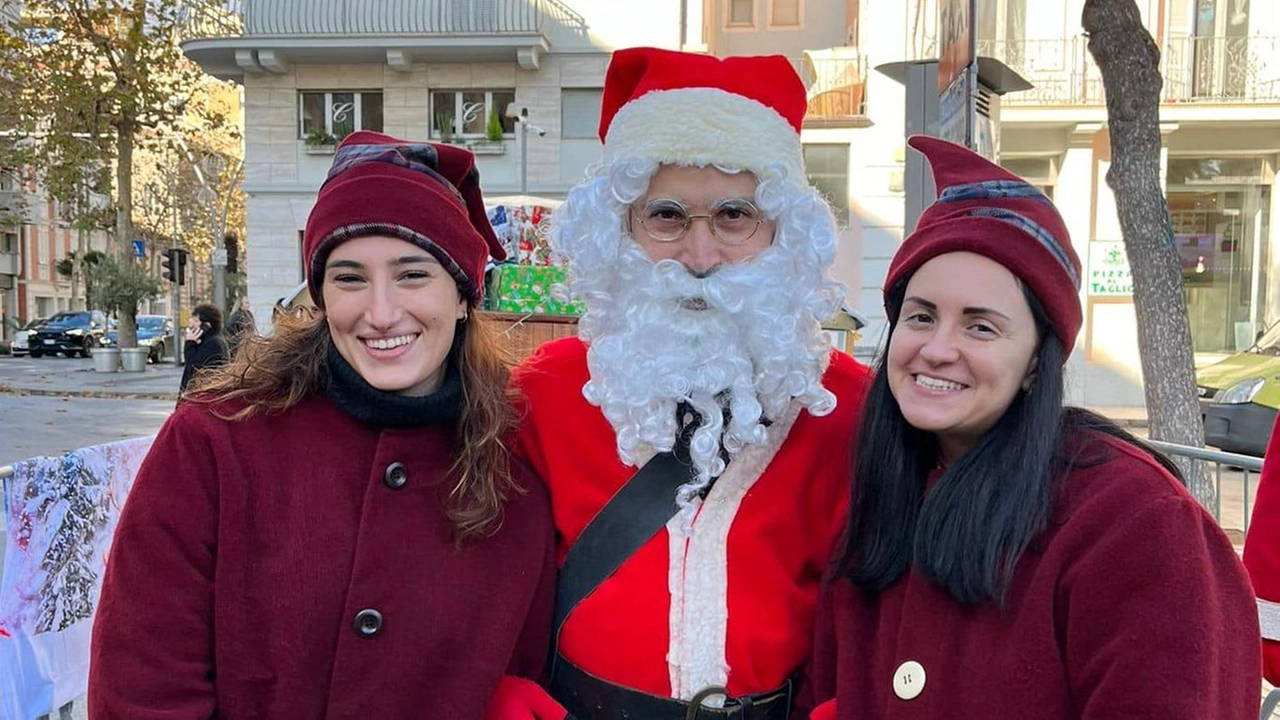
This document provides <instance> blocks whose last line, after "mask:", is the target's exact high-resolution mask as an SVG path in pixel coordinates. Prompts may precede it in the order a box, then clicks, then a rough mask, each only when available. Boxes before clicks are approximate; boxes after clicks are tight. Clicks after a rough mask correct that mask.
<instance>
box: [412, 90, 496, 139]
mask: <svg viewBox="0 0 1280 720" xmlns="http://www.w3.org/2000/svg"><path fill="white" fill-rule="evenodd" d="M515 101H516V91H515V90H436V91H434V92H432V93H431V138H432V139H433V140H436V139H441V138H443V139H445V140H448V139H450V138H452V137H454V136H455V135H456V136H462V137H473V138H481V137H484V136H485V129H486V128H487V127H488V126H489V116H490V115H492V114H493V113H495V112H496V113H497V114H498V121H499V122H501V123H502V134H504V135H513V134H515V131H516V120H515V118H509V117H507V106H508V105H510V104H511V103H514V102H515Z"/></svg>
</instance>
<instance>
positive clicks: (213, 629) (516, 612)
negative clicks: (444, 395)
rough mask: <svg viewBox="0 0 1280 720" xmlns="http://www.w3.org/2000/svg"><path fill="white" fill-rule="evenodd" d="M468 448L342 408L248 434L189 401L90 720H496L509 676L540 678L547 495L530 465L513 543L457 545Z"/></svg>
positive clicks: (171, 443) (109, 602) (516, 506)
mask: <svg viewBox="0 0 1280 720" xmlns="http://www.w3.org/2000/svg"><path fill="white" fill-rule="evenodd" d="M451 434H452V427H451V426H449V427H444V428H431V427H427V428H407V429H387V430H383V431H381V432H378V431H375V430H371V429H368V428H366V427H364V426H362V425H360V424H359V423H358V422H356V421H355V420H353V419H352V418H350V417H349V416H347V415H346V414H345V413H343V412H342V411H341V410H339V409H338V407H337V406H336V405H334V404H333V403H332V402H331V401H330V400H329V399H328V398H325V397H314V398H311V399H309V400H306V401H304V402H303V403H301V404H299V405H297V406H296V407H294V408H293V409H292V410H290V411H288V412H286V413H284V414H278V415H265V416H264V415H258V416H255V417H253V418H250V419H248V420H243V421H238V422H228V421H223V420H220V419H218V418H215V417H214V416H213V415H212V414H211V413H210V411H209V410H208V409H207V408H206V407H203V406H200V405H196V404H192V403H183V404H182V405H181V406H180V407H179V408H178V410H177V411H176V412H175V413H174V415H173V416H172V417H171V418H170V419H169V421H168V422H167V423H165V426H164V427H163V428H162V429H161V431H160V434H159V436H158V437H157V438H156V441H155V444H154V445H153V446H152V449H151V452H150V454H149V455H148V456H147V459H146V461H145V462H144V463H143V466H142V468H141V470H140V472H139V475H138V477H137V480H136V482H135V484H134V486H133V489H132V491H131V493H130V495H129V500H128V502H127V503H126V506H125V508H124V510H123V513H122V516H121V518H120V523H119V526H118V528H117V530H116V534H115V539H114V543H113V545H112V548H111V556H110V559H109V561H108V564H107V573H106V577H105V579H104V582H103V590H102V599H101V603H100V605H99V607H98V613H97V619H96V621H95V623H94V628H93V644H92V653H91V665H90V678H89V714H90V717H93V718H95V720H106V719H108V718H128V719H129V720H150V719H156V720H158V719H159V718H183V719H184V720H195V719H197V718H227V719H229V720H242V719H245V718H270V719H275V718H419V717H431V718H439V719H441V720H479V719H480V718H482V717H483V716H484V711H485V707H486V705H487V703H488V701H489V698H490V697H491V696H492V695H493V692H494V690H495V688H496V687H497V683H498V679H499V677H500V676H501V675H503V674H504V673H512V674H516V675H523V676H526V677H535V678H536V677H539V676H540V675H541V672H542V669H543V664H544V662H545V658H546V653H547V648H548V639H549V634H550V623H551V608H552V604H553V601H554V572H555V558H554V537H553V530H552V525H551V517H550V506H549V500H548V497H547V493H546V490H545V489H544V487H543V486H542V484H541V483H540V482H539V481H538V480H537V479H536V478H535V477H534V476H532V474H531V473H530V472H529V471H528V470H527V469H526V468H525V466H523V465H518V464H517V465H515V466H514V467H513V470H514V471H515V473H516V477H517V479H518V481H519V482H520V484H521V485H522V486H523V487H525V488H526V489H527V491H528V492H527V493H526V494H523V495H518V496H516V497H515V498H513V499H512V500H511V501H510V502H509V503H508V504H507V506H506V511H505V513H504V522H503V525H502V528H501V530H500V531H499V532H498V533H497V534H496V535H495V536H493V537H489V538H485V539H483V540H480V541H477V542H474V543H471V544H468V545H466V546H464V547H463V548H462V549H460V550H459V549H455V548H454V546H453V543H452V541H451V539H450V533H449V526H448V522H447V520H446V518H445V516H444V513H443V511H442V509H441V505H440V502H439V498H440V495H441V491H440V483H441V481H442V479H443V477H444V474H445V471H446V469H447V468H448V466H449V464H450V462H451V458H452V454H451V450H450V447H451V442H452V440H451ZM397 463H398V464H399V468H398V469H397V466H396V464H397ZM401 480H403V481H404V482H400V481H401ZM397 486H399V487H397ZM365 610H376V611H377V613H379V615H380V620H381V622H380V623H379V622H378V621H377V620H378V618H376V617H374V616H372V615H371V614H370V613H368V612H365V613H364V614H363V615H360V613H361V612H362V611H365ZM358 616H359V617H360V618H362V619H363V622H361V621H358V620H357V617H358Z"/></svg>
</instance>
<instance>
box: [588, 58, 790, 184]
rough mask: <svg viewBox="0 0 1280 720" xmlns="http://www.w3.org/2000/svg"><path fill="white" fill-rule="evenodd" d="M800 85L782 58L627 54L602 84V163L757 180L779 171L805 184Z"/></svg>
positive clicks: (615, 60)
mask: <svg viewBox="0 0 1280 720" xmlns="http://www.w3.org/2000/svg"><path fill="white" fill-rule="evenodd" d="M807 106H808V100H807V97H806V95H805V87H804V83H802V82H801V81H800V77H799V76H798V75H796V71H795V68H793V67H792V65H791V62H790V61H789V60H787V59H786V58H784V57H782V56H781V55H770V56H762V57H730V58H723V59H721V58H716V57H712V56H710V55H698V54H693V53H682V52H674V51H671V50H658V49H655V48H630V49H626V50H619V51H617V52H615V53H614V54H613V60H612V61H611V62H610V63H609V71H608V73H607V74H606V76H605V81H604V98H603V102H602V103H601V109H600V139H601V140H602V141H603V142H604V156H605V160H606V161H611V160H616V159H626V158H642V159H646V160H653V161H655V162H657V163H662V164H678V165H696V166H705V165H724V166H730V167H736V168H743V169H745V170H750V171H752V172H754V173H756V175H760V174H761V171H763V170H764V169H765V168H767V167H769V166H771V165H780V166H781V167H783V168H784V169H785V170H786V174H787V177H788V179H789V180H791V181H792V182H801V183H807V181H806V180H805V175H804V162H803V160H802V154H801V150H800V126H801V123H802V122H803V121H804V113H805V109H806V107H807Z"/></svg>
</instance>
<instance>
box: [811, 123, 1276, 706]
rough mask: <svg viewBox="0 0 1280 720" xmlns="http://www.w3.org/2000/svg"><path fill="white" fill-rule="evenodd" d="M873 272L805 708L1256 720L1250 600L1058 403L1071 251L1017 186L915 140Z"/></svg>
mask: <svg viewBox="0 0 1280 720" xmlns="http://www.w3.org/2000/svg"><path fill="white" fill-rule="evenodd" d="M910 144H911V146H912V147H914V148H915V149H917V150H919V151H920V152H922V153H923V154H924V155H925V156H926V157H927V158H928V159H929V161H930V163H931V165H932V166H933V173H934V177H935V178H936V180H937V184H938V188H939V191H940V196H939V198H938V201H937V202H936V203H935V204H934V205H932V206H931V207H930V208H929V209H928V210H926V211H925V213H924V214H923V215H922V216H921V218H920V222H919V224H918V226H917V229H916V230H915V232H914V233H913V234H912V235H911V236H910V237H908V238H907V239H906V241H904V242H903V244H902V247H901V249H900V250H899V251H898V253H897V255H896V256H895V257H894V259H893V262H892V264H891V265H890V267H889V272H888V276H887V279H886V281H885V288H886V292H885V308H886V310H887V315H888V319H889V334H888V338H889V339H888V348H887V350H886V352H885V353H884V355H883V356H882V357H881V359H880V363H879V368H878V372H877V374H876V378H875V380H874V382H873V384H872V386H871V389H870V391H869V396H868V398H867V405H866V412H865V413H864V415H863V421H862V427H861V430H860V434H859V438H858V449H859V451H858V453H857V460H856V463H855V466H854V468H853V488H852V489H853V495H852V500H851V507H850V518H849V527H848V528H847V533H846V538H845V542H844V548H843V551H842V553H840V554H839V556H838V561H837V563H835V565H834V567H833V569H832V572H831V573H830V576H831V577H830V578H829V580H828V583H827V585H826V588H825V590H824V593H823V595H822V598H821V601H820V607H819V614H818V627H817V630H816V645H815V650H814V656H813V658H812V661H811V667H810V670H809V677H808V679H807V683H806V690H805V691H804V692H803V693H802V704H803V705H805V706H806V707H813V706H815V705H819V704H820V706H819V707H818V709H817V710H815V711H814V712H813V714H812V716H811V717H813V718H849V719H853V718H857V719H858V720H866V719H868V718H880V719H883V718H947V719H948V720H978V719H982V720H988V719H990V718H1036V719H1037V720H1057V719H1062V720H1068V719H1073V720H1074V719H1086V718H1087V719H1089V720H1094V719H1099V718H1106V719H1108V720H1112V719H1114V720H1120V719H1121V718H1125V719H1130V720H1131V719H1133V718H1151V719H1152V720H1155V719H1156V718H1159V719H1160V720H1170V719H1172V718H1179V719H1184V718H1185V719H1186V720H1191V719H1192V718H1196V719H1202V718H1217V719H1223V718H1239V719H1241V720H1244V719H1245V718H1254V717H1256V716H1257V713H1258V704H1259V697H1260V692H1259V691H1260V682H1261V677H1260V667H1259V636H1258V621H1257V612H1256V609H1255V608H1254V603H1253V597H1252V594H1251V592H1250V589H1249V585H1248V580H1247V579H1246V577H1245V575H1244V573H1243V571H1242V568H1241V565H1240V562H1239V560H1238V558H1237V557H1236V554H1235V552H1234V550H1233V549H1232V546H1231V543H1230V542H1229V541H1228V540H1227V538H1226V536H1225V535H1224V534H1223V533H1222V531H1221V530H1220V529H1219V528H1218V526H1217V524H1216V523H1215V522H1214V520H1213V518H1212V517H1211V516H1209V515H1208V513H1206V512H1205V511H1204V509H1203V508H1201V507H1200V506H1199V504H1198V503H1197V502H1196V501H1195V500H1194V499H1193V498H1192V497H1191V496H1190V495H1189V494H1188V493H1187V491H1186V490H1185V488H1184V487H1183V486H1182V484H1181V482H1180V479H1179V477H1178V471H1177V469H1176V467H1175V466H1173V465H1172V464H1171V463H1170V462H1169V461H1168V460H1167V459H1165V458H1164V457H1163V456H1161V455H1160V454H1159V453H1158V452H1156V451H1155V450H1153V449H1151V448H1150V447H1148V446H1146V445H1144V444H1143V443H1141V442H1140V441H1138V440H1137V439H1135V438H1134V437H1132V436H1131V435H1129V434H1128V433H1126V432H1124V431H1123V430H1121V429H1120V428H1119V427H1117V426H1115V425H1114V424H1112V423H1111V422H1109V421H1107V420H1105V419H1104V418H1102V417H1099V416H1097V415H1094V414H1092V413H1088V412H1085V411H1083V410H1076V409H1070V408H1064V407H1063V374H1064V365H1065V363H1066V360H1067V357H1068V356H1069V355H1070V353H1071V349H1072V346H1073V344H1074V342H1075V338H1076V335H1077V333H1078V332H1079V330H1080V325H1081V309H1080V301H1079V280H1080V263H1079V260H1078V259H1077V258H1076V255H1075V253H1074V251H1073V249H1072V246H1071V241H1070V238H1069V236H1068V234H1067V231H1066V227H1065V225H1064V223H1063V221H1062V218H1061V217H1060V216H1059V215H1058V213H1057V211H1056V210H1055V209H1054V208H1053V205H1052V204H1051V203H1050V202H1049V200H1048V199H1047V198H1045V197H1044V196H1043V195H1042V194H1041V193H1040V192H1039V191H1038V190H1036V189H1035V188H1033V187H1032V186H1030V185H1029V184H1027V183H1026V182H1025V181H1023V180H1021V179H1020V178H1018V177H1016V176H1014V175H1011V174H1009V173H1008V172H1006V171H1004V170H1003V169H1001V168H999V167H998V166H996V165H993V164H992V163H990V162H988V161H987V160H986V159H984V158H982V157H980V156H978V155H975V154H973V153H971V152H969V151H968V150H966V149H964V148H961V147H959V146H956V145H952V144H951V143H947V142H945V141H942V140H938V139H934V138H923V137H916V138H912V139H911V141H910Z"/></svg>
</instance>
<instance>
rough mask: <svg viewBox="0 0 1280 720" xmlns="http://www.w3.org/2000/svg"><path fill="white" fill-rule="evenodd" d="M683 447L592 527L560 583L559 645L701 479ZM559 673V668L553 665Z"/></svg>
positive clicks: (654, 465)
mask: <svg viewBox="0 0 1280 720" xmlns="http://www.w3.org/2000/svg"><path fill="white" fill-rule="evenodd" d="M695 476H696V475H695V471H694V469H693V467H692V463H691V462H689V460H688V456H687V454H686V452H685V450H684V448H683V447H680V446H677V448H676V451H674V452H665V453H659V454H657V455H655V456H653V459H651V460H650V461H649V462H647V463H645V464H644V467H642V468H640V469H639V470H637V471H636V474H635V475H632V476H631V479H630V480H628V481H627V484H626V485H623V486H622V489H620V490H618V492H617V493H615V494H614V496H613V497H612V498H610V499H609V502H608V503H605V506H604V507H603V508H601V510H600V512H598V513H596V516H595V517H594V518H592V519H591V522H589V523H587V526H586V527H585V528H583V530H582V534H580V535H578V539H577V540H575V541H574V543H573V545H572V546H571V547H570V548H569V552H568V554H567V555H565V558H564V565H563V566H561V568H560V577H559V580H558V581H557V583H556V612H555V620H554V624H553V625H552V626H551V627H552V633H553V634H552V637H553V638H554V640H555V641H554V643H553V644H554V645H557V646H558V645H559V641H560V628H561V627H562V626H563V625H564V621H565V619H566V618H568V617H569V613H570V612H572V610H573V608H575V607H577V605H578V603H580V602H582V600H583V599H585V598H586V597H587V596H588V595H590V594H591V593H592V592H594V591H595V589H596V588H597V587H600V584H601V583H603V582H604V581H605V580H606V579H608V577H609V576H610V575H612V574H613V573H614V572H615V571H616V570H617V569H618V568H620V567H622V563H624V562H626V560H627V558H629V557H631V556H632V555H634V554H635V552H636V551H637V550H639V549H640V548H641V547H643V546H644V544H645V543H647V542H648V541H649V540H650V538H652V537H653V536H654V535H656V534H657V533H658V531H659V530H661V529H662V528H663V527H664V526H665V525H666V524H667V522H668V521H669V520H671V518H672V516H674V515H675V514H676V511H677V509H678V508H677V507H676V489H677V488H679V487H680V486H681V485H683V484H685V483H687V482H689V481H691V480H693V479H694V477H695ZM553 671H554V667H553Z"/></svg>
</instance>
